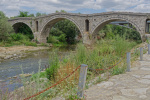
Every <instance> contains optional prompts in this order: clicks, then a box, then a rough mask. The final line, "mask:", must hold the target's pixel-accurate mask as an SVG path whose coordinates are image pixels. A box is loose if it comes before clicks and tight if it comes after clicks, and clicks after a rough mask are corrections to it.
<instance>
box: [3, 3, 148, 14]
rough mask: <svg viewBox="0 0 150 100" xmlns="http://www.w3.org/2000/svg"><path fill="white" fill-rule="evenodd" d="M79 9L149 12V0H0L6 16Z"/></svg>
mask: <svg viewBox="0 0 150 100" xmlns="http://www.w3.org/2000/svg"><path fill="white" fill-rule="evenodd" d="M79 9H95V10H101V9H103V10H105V11H134V12H150V0H0V10H1V11H3V12H5V13H6V15H7V16H15V15H17V14H18V12H19V11H28V12H31V13H32V12H46V13H53V12H55V11H56V10H66V11H76V10H79ZM88 12H90V10H89V11H88ZM81 13H84V12H81ZM91 13H92V12H91ZM97 13H98V12H97Z"/></svg>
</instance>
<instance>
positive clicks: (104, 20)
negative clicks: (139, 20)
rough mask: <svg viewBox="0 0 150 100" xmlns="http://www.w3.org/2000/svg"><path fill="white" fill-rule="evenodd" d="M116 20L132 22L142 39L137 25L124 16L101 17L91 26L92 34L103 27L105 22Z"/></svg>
mask: <svg viewBox="0 0 150 100" xmlns="http://www.w3.org/2000/svg"><path fill="white" fill-rule="evenodd" d="M118 20H123V21H127V22H129V23H130V24H132V25H133V26H134V27H135V28H136V30H137V31H138V32H139V34H140V36H141V39H143V34H142V32H141V30H140V28H139V26H138V25H136V23H135V22H133V21H131V20H129V19H126V18H122V17H111V18H105V19H103V20H102V21H100V22H99V23H98V24H97V25H96V26H95V27H93V28H92V31H91V33H92V35H93V36H94V35H95V34H97V32H98V31H99V30H100V29H102V28H103V26H105V25H106V24H108V23H110V22H113V21H118Z"/></svg>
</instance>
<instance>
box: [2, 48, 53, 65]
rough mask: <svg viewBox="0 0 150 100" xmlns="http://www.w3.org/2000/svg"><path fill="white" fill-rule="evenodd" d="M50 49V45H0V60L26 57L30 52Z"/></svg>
mask: <svg viewBox="0 0 150 100" xmlns="http://www.w3.org/2000/svg"><path fill="white" fill-rule="evenodd" d="M45 49H50V47H44V46H43V47H42V46H38V47H33V46H12V47H0V62H2V61H5V60H8V59H18V58H23V57H26V56H27V55H28V54H30V52H33V51H38V50H45Z"/></svg>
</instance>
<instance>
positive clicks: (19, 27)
mask: <svg viewBox="0 0 150 100" xmlns="http://www.w3.org/2000/svg"><path fill="white" fill-rule="evenodd" d="M13 28H14V31H15V33H21V34H24V35H26V36H27V37H28V38H29V39H30V40H32V39H34V35H33V32H32V30H31V28H30V27H29V26H28V25H27V24H25V23H22V22H19V23H15V24H14V25H13Z"/></svg>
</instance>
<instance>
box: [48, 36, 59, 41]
mask: <svg viewBox="0 0 150 100" xmlns="http://www.w3.org/2000/svg"><path fill="white" fill-rule="evenodd" d="M56 42H57V39H56V38H55V37H54V36H52V35H49V37H48V40H47V43H56Z"/></svg>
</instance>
